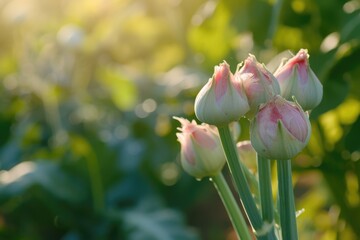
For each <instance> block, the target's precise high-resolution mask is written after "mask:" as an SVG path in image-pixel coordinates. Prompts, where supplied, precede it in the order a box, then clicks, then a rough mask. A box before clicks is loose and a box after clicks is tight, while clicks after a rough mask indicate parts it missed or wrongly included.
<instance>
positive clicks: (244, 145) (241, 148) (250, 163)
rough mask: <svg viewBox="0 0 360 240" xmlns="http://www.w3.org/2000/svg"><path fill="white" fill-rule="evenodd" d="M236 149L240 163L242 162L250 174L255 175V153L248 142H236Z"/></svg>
mask: <svg viewBox="0 0 360 240" xmlns="http://www.w3.org/2000/svg"><path fill="white" fill-rule="evenodd" d="M236 148H237V150H238V154H239V158H240V161H241V162H243V163H244V164H245V166H246V167H247V168H248V169H249V170H251V172H252V173H255V172H256V171H257V164H256V151H255V149H254V148H253V146H252V145H251V142H250V141H249V140H246V141H241V142H238V143H237V144H236Z"/></svg>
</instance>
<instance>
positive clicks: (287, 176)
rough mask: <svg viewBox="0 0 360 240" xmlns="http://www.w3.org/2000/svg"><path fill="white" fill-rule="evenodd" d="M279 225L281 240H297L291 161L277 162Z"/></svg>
mask: <svg viewBox="0 0 360 240" xmlns="http://www.w3.org/2000/svg"><path fill="white" fill-rule="evenodd" d="M276 162H277V170H278V188H279V205H280V206H279V208H280V209H279V210H280V225H281V234H282V238H283V239H289V240H297V239H298V235H297V227H296V215H295V214H296V213H295V201H294V191H293V187H292V174H291V160H290V159H289V160H277V161H276Z"/></svg>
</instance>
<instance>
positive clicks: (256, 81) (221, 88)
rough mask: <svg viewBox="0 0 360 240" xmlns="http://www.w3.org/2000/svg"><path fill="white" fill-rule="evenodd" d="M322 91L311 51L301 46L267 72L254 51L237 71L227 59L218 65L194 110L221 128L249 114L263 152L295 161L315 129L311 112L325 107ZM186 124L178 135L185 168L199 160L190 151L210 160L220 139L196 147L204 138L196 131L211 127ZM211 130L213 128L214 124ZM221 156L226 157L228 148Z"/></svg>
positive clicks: (252, 131) (254, 138)
mask: <svg viewBox="0 0 360 240" xmlns="http://www.w3.org/2000/svg"><path fill="white" fill-rule="evenodd" d="M322 94H323V89H322V85H321V83H320V81H319V79H318V78H317V77H316V76H315V74H314V72H313V71H312V69H311V68H310V66H309V55H308V53H307V50H305V49H301V50H300V51H299V52H298V53H297V54H296V55H295V56H293V57H292V58H290V59H288V60H284V61H283V63H282V64H281V66H280V67H279V68H278V69H277V70H276V71H275V73H271V72H270V71H269V70H267V68H266V67H265V65H264V64H261V63H259V62H258V61H257V59H256V58H255V56H253V55H251V54H250V55H249V57H248V58H247V59H245V61H244V62H243V63H242V64H239V65H238V68H237V70H236V72H235V73H234V74H233V73H232V72H231V71H230V66H229V65H228V64H227V63H226V62H223V63H221V64H220V65H219V66H216V67H215V71H214V74H213V76H212V78H210V79H209V81H208V82H207V84H206V85H205V86H204V87H203V88H202V89H201V91H200V92H199V94H198V95H197V97H196V100H195V106H194V108H195V114H196V116H197V118H198V119H199V120H200V121H202V122H203V123H207V124H210V125H215V126H217V127H221V126H224V125H228V124H229V123H231V122H234V121H238V120H239V119H240V118H241V117H244V116H245V117H247V118H248V119H249V120H250V121H251V125H250V138H251V144H252V146H253V147H254V149H255V150H256V152H257V153H258V154H260V155H262V156H264V157H266V158H269V159H290V158H292V157H294V156H295V155H297V154H298V153H299V152H300V151H301V150H302V149H303V148H304V147H305V146H306V144H307V142H308V141H309V137H310V134H311V127H310V122H309V117H308V113H306V112H305V111H309V110H311V109H313V108H315V107H316V106H317V105H319V103H320V102H321V99H322ZM180 122H181V123H182V125H183V127H182V131H183V133H182V134H178V138H179V141H180V143H181V145H182V149H183V150H182V158H184V159H186V160H182V162H183V165H184V167H185V166H191V163H192V162H194V161H195V162H196V160H194V158H191V157H189V156H190V155H191V154H189V152H196V154H193V155H192V156H195V158H197V157H198V156H199V158H201V160H199V161H200V162H202V161H205V160H204V158H203V157H202V154H204V156H205V154H206V156H207V157H208V158H209V159H211V158H213V157H210V156H209V155H211V156H213V155H214V154H215V153H213V152H211V153H210V149H213V150H212V151H218V147H217V146H215V142H216V143H217V141H218V140H216V141H215V140H212V141H209V142H211V143H213V144H210V143H209V142H207V143H206V144H204V145H205V148H206V147H207V148H206V149H207V150H205V151H203V150H199V149H198V147H195V146H192V147H189V146H188V145H194V142H196V144H198V145H196V146H201V143H200V142H201V141H202V140H199V138H198V137H194V136H193V133H194V131H193V130H194V129H204V128H205V126H204V125H201V126H199V127H195V126H197V125H196V123H194V122H192V123H190V122H186V120H180ZM206 128H209V129H210V127H209V126H208V125H207V126H206ZM190 129H192V130H190ZM199 131H200V130H199ZM201 131H203V130H201ZM201 131H200V132H201ZM207 131H208V135H209V134H210V132H211V133H212V135H211V136H214V134H215V133H214V131H213V130H207ZM190 132H191V134H190ZM195 135H197V134H195ZM215 135H216V134H215ZM189 136H192V137H189ZM213 138H214V137H212V139H213ZM189 139H192V140H191V142H188V141H190V140H189ZM194 139H197V140H194ZM201 139H202V138H201ZM210 145H211V147H210ZM189 149H193V150H191V151H190V150H189ZM194 149H197V150H196V151H195V150H194ZM200 152H201V153H200ZM219 152H221V151H220V150H219ZM216 154H218V155H223V153H222V152H221V154H220V153H218V152H217V153H216ZM223 159H224V157H223V156H222V157H221V164H223V163H224V160H223ZM206 161H209V163H206V164H205V163H201V164H202V165H203V166H210V165H211V164H212V163H210V160H206ZM184 162H186V164H184ZM221 164H218V165H217V166H220V165H221ZM200 175H201V174H200Z"/></svg>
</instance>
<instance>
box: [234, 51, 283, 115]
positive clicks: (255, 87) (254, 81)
mask: <svg viewBox="0 0 360 240" xmlns="http://www.w3.org/2000/svg"><path fill="white" fill-rule="evenodd" d="M239 67H241V68H240V69H238V70H237V71H236V73H235V78H236V80H237V81H240V82H242V85H243V87H244V89H245V93H246V96H247V98H248V101H249V105H250V111H249V112H248V114H247V117H249V118H252V117H253V116H254V114H255V113H256V111H257V110H258V108H259V106H260V104H262V103H265V102H267V101H268V100H269V99H271V98H272V97H273V96H275V95H277V94H280V87H279V84H278V82H277V80H276V78H275V77H274V75H273V74H272V73H271V72H269V71H268V70H267V69H266V67H265V66H264V65H263V64H261V63H259V62H258V61H257V60H256V58H255V56H254V55H251V54H249V57H248V58H247V59H245V61H244V63H243V65H242V66H241V65H239V66H238V68H239Z"/></svg>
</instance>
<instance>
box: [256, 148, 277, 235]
mask: <svg viewBox="0 0 360 240" xmlns="http://www.w3.org/2000/svg"><path fill="white" fill-rule="evenodd" d="M257 163H258V173H259V189H260V203H261V214H262V219H263V221H264V223H268V224H269V225H270V228H271V230H270V231H271V232H272V233H271V234H272V236H273V237H275V232H274V201H273V197H272V186H271V169H270V160H269V159H267V158H264V157H261V156H260V155H258V154H257Z"/></svg>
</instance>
